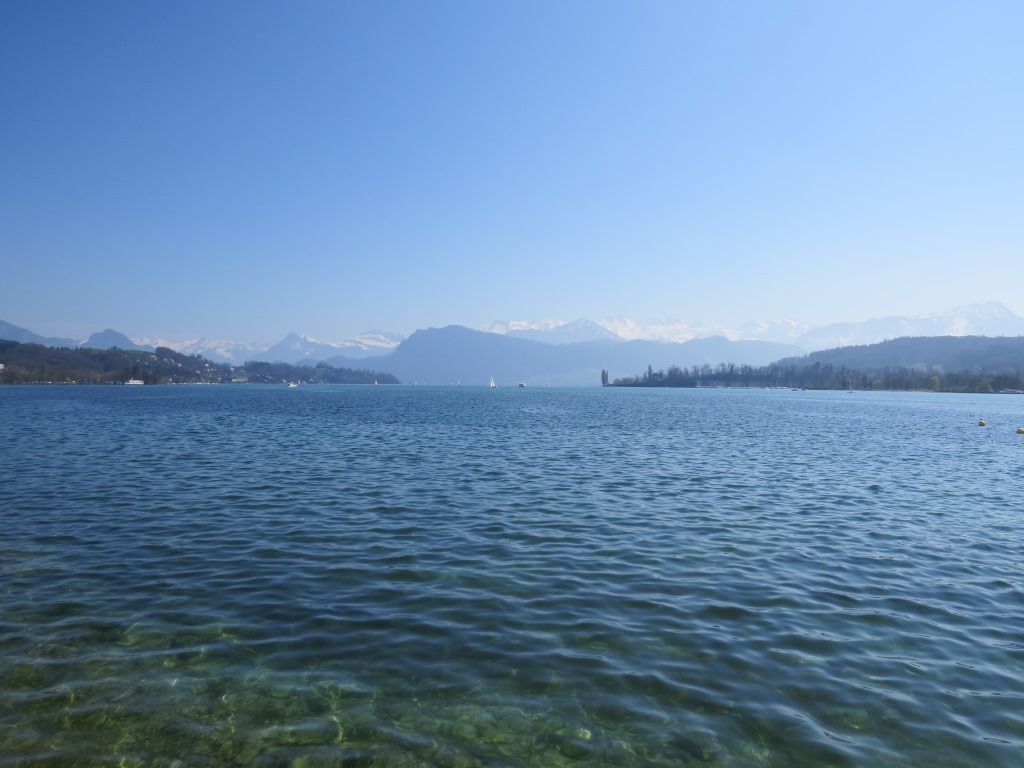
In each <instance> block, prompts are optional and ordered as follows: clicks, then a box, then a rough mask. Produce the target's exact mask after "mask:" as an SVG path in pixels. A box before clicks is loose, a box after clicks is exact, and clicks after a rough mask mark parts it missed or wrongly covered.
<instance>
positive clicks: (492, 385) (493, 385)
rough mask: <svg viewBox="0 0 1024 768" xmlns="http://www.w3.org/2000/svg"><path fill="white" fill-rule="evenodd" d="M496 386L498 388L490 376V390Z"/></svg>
mask: <svg viewBox="0 0 1024 768" xmlns="http://www.w3.org/2000/svg"><path fill="white" fill-rule="evenodd" d="M497 386H498V385H497V384H495V383H494V377H493V376H491V389H494V388H495V387H497Z"/></svg>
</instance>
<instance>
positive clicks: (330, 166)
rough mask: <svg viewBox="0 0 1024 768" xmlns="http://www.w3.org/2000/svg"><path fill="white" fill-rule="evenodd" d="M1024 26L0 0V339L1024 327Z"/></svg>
mask: <svg viewBox="0 0 1024 768" xmlns="http://www.w3.org/2000/svg"><path fill="white" fill-rule="evenodd" d="M1022 30H1024V3H1020V2H1016V1H1008V2H985V1H984V0H981V1H980V2H979V1H972V2H961V3H948V2H910V1H906V2H902V1H901V2H890V1H886V2H872V1H871V0H868V1H867V2H841V1H838V0H837V1H836V2H819V1H817V0H815V1H814V2H791V1H787V0H776V1H774V2H730V1H728V0H724V1H723V2H695V1H694V2H680V1H677V2H639V3H626V2H615V3H609V2H594V0H580V1H578V2H576V1H568V0H566V1H563V2H536V3H535V2H514V3H513V2H476V1H473V2H470V1H468V0H467V1H466V2H443V1H439V2H412V1H409V2H373V3H365V2H341V1H340V0H332V1H331V2H298V3H284V2H275V3H271V2H227V1H225V2H189V1H187V0H185V1H183V2H175V3H166V2H138V1H137V0H133V1H131V2H110V1H107V0H97V2H89V3H84V2H77V0H76V1H75V2H50V1H47V0H40V2H6V3H2V4H0V258H2V263H3V269H2V272H0V274H2V275H3V278H2V285H3V288H2V290H0V319H3V320H6V321H8V322H12V323H15V324H17V325H21V326H24V327H27V328H30V329H32V330H34V331H36V332H37V333H43V334H47V335H60V336H85V335H88V334H89V333H91V332H94V331H97V330H100V329H102V328H105V327H113V328H116V329H118V330H121V331H123V332H125V333H128V334H129V335H133V336H142V335H145V336H163V337H164V338H167V339H183V338H187V337H189V336H197V335H205V336H208V337H214V338H237V339H262V340H266V341H275V340H277V339H279V338H280V337H282V336H283V335H284V334H285V333H286V332H288V331H292V330H295V331H301V332H306V333H310V334H312V335H314V336H317V337H319V338H323V339H330V340H340V339H342V338H346V337H348V336H351V335H354V334H356V333H359V332H361V331H364V330H367V329H370V328H381V329H385V330H392V331H397V332H400V333H409V332H411V331H413V330H415V329H416V328H424V327H428V326H440V325H447V324H451V323H457V324H463V325H469V326H472V327H480V326H483V325H485V324H487V323H489V322H491V321H493V320H499V319H531V320H540V319H543V318H561V319H565V320H572V319H575V318H577V317H587V318H590V319H593V320H600V319H602V318H609V317H630V318H634V319H638V320H651V319H656V318H677V319H680V320H691V321H697V320H702V321H707V322H720V323H736V324H738V323H740V322H742V321H743V320H746V319H748V318H759V319H778V318H795V319H799V320H803V321H806V322H811V323H819V324H820V323H827V322H834V321H848V320H863V319H867V318H869V317H877V316H882V315H890V314H920V313H927V312H932V311H940V310H944V309H948V308H950V307H953V306H956V305H959V304H969V303H974V302H980V301H988V300H993V301H1001V302H1003V303H1004V304H1006V306H1007V307H1009V308H1010V309H1011V310H1013V311H1015V312H1017V313H1018V314H1024V139H1022V137H1024V46H1022V45H1021V44H1020V39H1021V32H1022Z"/></svg>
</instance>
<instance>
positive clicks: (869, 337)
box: [484, 302, 1024, 352]
mask: <svg viewBox="0 0 1024 768" xmlns="http://www.w3.org/2000/svg"><path fill="white" fill-rule="evenodd" d="M577 328H580V329H582V328H590V329H591V330H590V334H591V335H592V337H593V339H598V338H602V336H601V335H600V332H599V331H596V330H593V329H600V330H603V331H606V332H607V334H610V336H608V337H607V338H613V339H614V338H617V339H622V340H635V339H645V340H648V341H663V342H671V343H682V342H685V341H691V340H693V339H700V338H709V337H712V336H722V337H725V338H727V339H729V340H730V341H744V340H757V341H774V342H779V343H785V344H796V345H797V346H798V347H801V348H802V349H803V350H804V351H806V352H814V351H817V350H821V349H832V348H834V347H843V346H849V345H852V344H874V343H876V342H880V341H885V340H886V339H894V338H899V337H901V336H1021V335H1024V318H1022V317H1019V316H1018V315H1015V314H1014V313H1013V312H1011V311H1010V310H1009V309H1007V308H1006V307H1005V306H1003V305H1002V304H1000V303H999V302H984V303H981V304H969V305H964V306H960V307H954V308H953V309H949V310H946V311H944V312H936V313H933V314H927V315H918V316H915V317H907V316H892V317H881V318H872V319H870V320H864V321H861V322H852V323H830V324H828V325H823V326H819V327H816V328H814V327H811V326H810V325H809V324H807V323H803V322H800V321H798V320H771V321H761V320H749V321H747V322H746V323H744V324H743V325H741V326H738V327H729V326H725V325H721V324H717V323H689V322H682V321H679V320H651V321H636V320H629V319H624V318H614V319H608V320H601V321H598V322H596V323H595V322H592V321H590V320H583V319H581V320H576V321H574V322H573V323H561V322H558V321H552V320H542V321H540V322H536V323H533V322H529V321H521V320H520V321H497V322H494V323H492V324H491V325H489V326H487V327H486V328H485V329H484V330H486V331H489V332H491V333H501V334H506V335H509V336H512V335H516V336H520V337H523V338H530V339H533V340H535V341H546V342H548V343H555V344H560V343H566V342H565V341H563V340H562V339H563V336H569V335H571V334H572V333H574V332H575V333H577V334H578V333H579V332H578V331H576V329H577ZM576 340H580V341H583V340H590V339H583V338H578V339H576Z"/></svg>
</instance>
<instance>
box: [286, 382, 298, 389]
mask: <svg viewBox="0 0 1024 768" xmlns="http://www.w3.org/2000/svg"><path fill="white" fill-rule="evenodd" d="M297 386H299V384H298V382H296V381H289V382H288V389H295V387H297Z"/></svg>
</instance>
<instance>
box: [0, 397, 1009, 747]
mask: <svg viewBox="0 0 1024 768" xmlns="http://www.w3.org/2000/svg"><path fill="white" fill-rule="evenodd" d="M979 417H984V418H985V419H986V420H987V422H988V425H989V426H987V427H985V428H980V427H979V426H978V425H977V422H978V418H979ZM0 425H2V428H3V433H2V440H0V765H54V766H56V765H83V766H91V765H97V766H98V765H104V766H115V765H116V766H133V765H140V766H141V765H157V766H160V765H163V766H182V767H184V766H240V765H254V766H296V767H299V766H320V765H323V766H328V765H330V766H338V765H341V766H410V767H413V766H506V767H510V766H575V765H591V766H744V767H754V766H925V765H928V766H1020V765H1022V764H1024V758H1022V755H1024V749H1022V748H1024V532H1022V516H1024V513H1022V509H1024V480H1022V477H1024V475H1022V469H1024V466H1022V465H1024V461H1022V458H1024V435H1017V434H1016V433H1015V430H1016V428H1017V427H1018V426H1022V425H1024V398H1022V397H1015V396H988V397H979V396H967V395H964V396H956V395H925V394H899V395H896V394H861V393H856V394H848V393H845V392H840V393H814V392H788V391H785V392H779V391H718V390H688V391H680V390H673V391H637V390H602V389H590V390H588V389H578V390H555V389H546V390H545V389H498V390H495V391H491V390H487V389H476V388H469V387H464V388H446V389H440V388H439V389H429V388H422V387H333V388H332V387H323V388H316V387H300V388H299V389H292V390H288V389H285V388H275V387H259V386H233V387H232V386H223V387H94V388H89V387H3V388H0Z"/></svg>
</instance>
